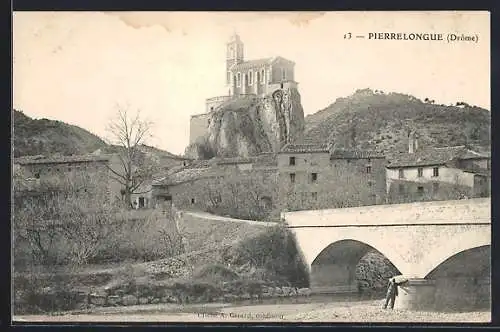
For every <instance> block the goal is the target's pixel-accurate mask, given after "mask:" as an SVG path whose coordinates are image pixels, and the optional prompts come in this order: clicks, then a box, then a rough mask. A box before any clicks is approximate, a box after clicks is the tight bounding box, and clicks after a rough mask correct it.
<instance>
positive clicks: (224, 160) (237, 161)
mask: <svg viewBox="0 0 500 332" xmlns="http://www.w3.org/2000/svg"><path fill="white" fill-rule="evenodd" d="M252 162H253V160H252V158H243V157H233V158H220V159H216V163H217V165H224V164H249V163H252Z"/></svg>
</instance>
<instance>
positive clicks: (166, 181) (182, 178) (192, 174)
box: [153, 168, 213, 185]
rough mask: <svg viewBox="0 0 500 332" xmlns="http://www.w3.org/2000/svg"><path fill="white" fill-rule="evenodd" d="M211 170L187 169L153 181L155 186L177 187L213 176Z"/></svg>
mask: <svg viewBox="0 0 500 332" xmlns="http://www.w3.org/2000/svg"><path fill="white" fill-rule="evenodd" d="M212 175H213V174H212V172H211V169H210V168H185V169H183V170H182V171H179V172H176V173H173V174H170V175H168V176H166V177H163V178H160V179H157V180H155V181H153V185H176V184H180V183H184V182H188V181H193V180H198V179H202V178H206V177H210V176H212Z"/></svg>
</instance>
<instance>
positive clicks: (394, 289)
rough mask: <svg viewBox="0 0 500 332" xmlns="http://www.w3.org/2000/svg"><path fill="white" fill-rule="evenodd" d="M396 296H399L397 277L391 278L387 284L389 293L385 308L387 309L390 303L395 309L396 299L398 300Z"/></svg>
mask: <svg viewBox="0 0 500 332" xmlns="http://www.w3.org/2000/svg"><path fill="white" fill-rule="evenodd" d="M396 296H398V285H397V284H396V280H395V278H391V279H389V283H388V284H387V294H386V296H385V304H384V307H383V308H384V309H387V305H388V304H389V305H390V307H391V309H394V301H396Z"/></svg>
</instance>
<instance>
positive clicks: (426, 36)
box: [368, 32, 443, 40]
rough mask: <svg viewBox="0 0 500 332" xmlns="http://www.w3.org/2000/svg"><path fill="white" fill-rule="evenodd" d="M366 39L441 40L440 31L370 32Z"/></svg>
mask: <svg viewBox="0 0 500 332" xmlns="http://www.w3.org/2000/svg"><path fill="white" fill-rule="evenodd" d="M368 39H386V40H443V34H442V33H406V32H404V33H401V32H370V33H368Z"/></svg>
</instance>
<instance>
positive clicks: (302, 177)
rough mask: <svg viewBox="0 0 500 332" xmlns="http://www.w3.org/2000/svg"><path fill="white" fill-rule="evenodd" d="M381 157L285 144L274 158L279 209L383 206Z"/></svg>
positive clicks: (314, 146) (350, 151)
mask: <svg viewBox="0 0 500 332" xmlns="http://www.w3.org/2000/svg"><path fill="white" fill-rule="evenodd" d="M385 163H386V161H385V157H384V156H381V155H379V154H377V153H375V152H371V151H355V150H340V149H333V148H331V147H330V146H328V145H327V144H288V145H286V146H285V147H284V148H283V149H282V151H281V152H280V153H279V154H278V172H279V175H278V178H279V180H278V183H279V201H280V205H281V208H282V209H286V210H289V211H294V210H311V209H326V208H339V207H351V206H362V205H373V204H383V203H385V199H386V198H385V196H386V187H385V186H386V180H385Z"/></svg>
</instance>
